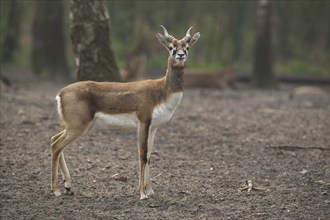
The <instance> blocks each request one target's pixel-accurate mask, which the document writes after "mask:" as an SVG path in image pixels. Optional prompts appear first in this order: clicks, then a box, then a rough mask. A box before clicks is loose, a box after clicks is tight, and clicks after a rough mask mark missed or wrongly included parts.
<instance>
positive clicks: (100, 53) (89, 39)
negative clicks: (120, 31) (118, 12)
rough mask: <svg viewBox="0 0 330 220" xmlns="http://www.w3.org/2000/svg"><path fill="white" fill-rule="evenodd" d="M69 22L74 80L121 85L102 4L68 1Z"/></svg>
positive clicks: (96, 1)
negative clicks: (74, 68)
mask: <svg viewBox="0 0 330 220" xmlns="http://www.w3.org/2000/svg"><path fill="white" fill-rule="evenodd" d="M71 19H72V26H71V40H72V45H73V53H74V56H75V60H76V65H77V68H78V74H77V75H78V80H94V81H121V77H120V74H119V69H118V66H117V63H116V60H115V56H114V53H113V51H112V49H111V41H110V28H109V23H110V16H109V13H108V10H107V8H106V5H105V2H104V1H103V0H102V1H99V0H90V1H86V0H72V1H71Z"/></svg>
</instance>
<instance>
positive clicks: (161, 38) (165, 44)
mask: <svg viewBox="0 0 330 220" xmlns="http://www.w3.org/2000/svg"><path fill="white" fill-rule="evenodd" d="M156 37H157V39H158V40H159V42H160V43H161V44H162V45H163V46H164V47H165V48H166V49H167V50H168V42H167V40H166V38H165V37H164V36H163V35H161V34H160V33H157V34H156Z"/></svg>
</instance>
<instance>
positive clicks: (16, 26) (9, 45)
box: [1, 0, 22, 62]
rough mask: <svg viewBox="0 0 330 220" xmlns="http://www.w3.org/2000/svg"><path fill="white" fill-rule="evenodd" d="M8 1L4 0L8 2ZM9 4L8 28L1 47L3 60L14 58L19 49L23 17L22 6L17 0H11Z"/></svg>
mask: <svg viewBox="0 0 330 220" xmlns="http://www.w3.org/2000/svg"><path fill="white" fill-rule="evenodd" d="M6 3H7V2H4V4H6ZM7 4H9V5H8V8H9V9H8V10H9V11H8V15H7V19H6V23H7V24H6V30H5V31H4V34H5V36H4V40H3V42H1V43H2V47H1V61H4V62H11V61H13V58H14V52H15V51H16V49H18V46H19V44H18V41H19V37H20V32H21V31H20V26H21V25H20V24H21V18H22V10H21V9H22V8H21V6H20V5H19V4H18V2H17V0H11V1H10V2H9V3H7Z"/></svg>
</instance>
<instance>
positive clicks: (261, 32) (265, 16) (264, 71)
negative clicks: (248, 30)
mask: <svg viewBox="0 0 330 220" xmlns="http://www.w3.org/2000/svg"><path fill="white" fill-rule="evenodd" d="M258 16H259V17H258V22H259V23H258V30H257V36H256V42H255V54H254V72H253V84H254V86H255V87H257V88H276V87H277V81H276V79H275V76H274V74H273V67H272V48H271V35H272V34H271V32H272V30H271V29H272V23H271V17H272V1H271V0H260V1H259V9H258Z"/></svg>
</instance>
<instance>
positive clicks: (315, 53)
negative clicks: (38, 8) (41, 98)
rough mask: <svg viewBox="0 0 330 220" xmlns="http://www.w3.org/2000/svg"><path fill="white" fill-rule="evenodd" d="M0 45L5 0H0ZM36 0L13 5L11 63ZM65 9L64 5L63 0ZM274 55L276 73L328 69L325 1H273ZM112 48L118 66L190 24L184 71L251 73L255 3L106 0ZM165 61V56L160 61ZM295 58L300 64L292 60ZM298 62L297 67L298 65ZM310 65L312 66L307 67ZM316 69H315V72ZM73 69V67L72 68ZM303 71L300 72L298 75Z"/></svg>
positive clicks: (23, 57) (23, 48)
mask: <svg viewBox="0 0 330 220" xmlns="http://www.w3.org/2000/svg"><path fill="white" fill-rule="evenodd" d="M0 2H1V7H0V10H1V16H0V18H1V20H0V31H1V37H0V42H1V47H2V46H3V45H2V40H3V38H4V36H5V34H6V31H7V28H6V27H5V25H6V24H7V23H6V20H7V14H8V10H7V9H8V2H10V1H9V0H1V1H0ZM35 2H36V1H18V4H21V7H22V8H23V11H24V15H23V16H22V20H21V22H22V24H21V27H22V31H21V36H20V48H19V51H17V52H18V53H15V54H16V57H15V59H14V62H15V64H17V63H20V64H29V62H30V58H29V54H30V53H29V51H30V48H31V46H30V45H31V36H30V33H31V26H32V22H31V20H32V19H31V18H32V17H33V15H34V10H35V7H34V5H35ZM64 2H65V6H66V9H65V10H67V11H68V5H69V3H68V2H69V1H64ZM273 5H274V8H273V19H272V20H273V39H272V46H273V57H274V60H275V61H276V63H274V64H275V65H274V67H275V73H277V72H283V73H291V72H297V73H299V72H302V73H303V72H308V71H312V73H314V72H315V74H325V73H326V72H327V73H328V72H329V71H328V70H329V53H330V51H329V47H330V46H329V45H330V36H329V21H330V18H329V11H330V6H329V5H330V3H329V1H325V0H303V1H292V0H281V1H273ZM108 7H109V12H110V16H111V28H112V29H111V38H112V47H113V50H114V52H115V55H116V58H117V61H118V64H119V66H120V67H125V66H126V63H125V62H126V59H127V57H128V56H129V54H131V53H132V52H133V51H134V50H135V49H136V47H137V45H138V43H139V41H140V40H141V38H142V37H143V36H146V35H150V34H152V35H154V34H155V33H157V32H161V29H160V27H159V25H160V24H162V25H164V26H165V27H167V29H168V30H169V32H170V33H171V34H173V35H174V36H177V37H181V36H183V35H184V34H185V31H186V30H187V28H188V27H189V26H194V29H193V32H194V31H199V32H200V33H201V38H200V40H199V42H198V44H196V46H195V47H194V48H193V49H192V53H191V55H190V57H189V62H188V67H189V68H195V67H196V68H198V67H201V68H209V69H211V70H215V69H218V68H219V69H221V67H222V66H226V65H228V64H233V65H235V66H238V68H237V69H238V70H242V71H249V72H250V71H251V69H252V68H251V66H252V64H251V63H252V62H253V49H254V46H255V33H256V28H257V27H256V21H257V1H252V0H251V1H246V0H235V1H228V0H217V1H214V0H200V1H185V0H181V1H166V0H153V1H151V0H135V1H133V0H131V1H129V0H121V1H119V0H109V1H108ZM68 14H69V13H64V16H65V21H66V22H65V25H66V26H65V29H66V31H67V33H66V44H67V55H68V59H69V60H70V61H71V64H72V60H73V59H72V52H71V50H72V49H71V40H70V34H69V30H70V24H71V22H70V21H69V19H68V17H69V16H68ZM166 56H167V55H166V53H165V52H164V53H163V54H162V55H157V54H153V55H152V56H151V57H150V59H149V60H148V62H147V67H152V68H156V67H158V68H163V67H164V66H165V65H166ZM164 57H165V58H164ZM297 60H298V61H299V62H297ZM297 63H298V64H297ZM311 67H313V68H311ZM314 67H315V68H314ZM71 68H72V65H71ZM301 70H303V71H301Z"/></svg>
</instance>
